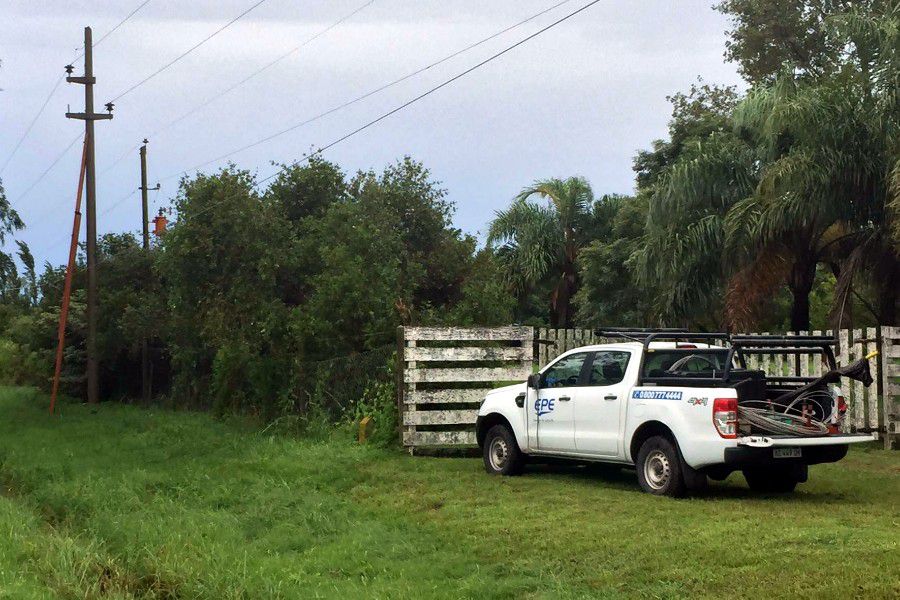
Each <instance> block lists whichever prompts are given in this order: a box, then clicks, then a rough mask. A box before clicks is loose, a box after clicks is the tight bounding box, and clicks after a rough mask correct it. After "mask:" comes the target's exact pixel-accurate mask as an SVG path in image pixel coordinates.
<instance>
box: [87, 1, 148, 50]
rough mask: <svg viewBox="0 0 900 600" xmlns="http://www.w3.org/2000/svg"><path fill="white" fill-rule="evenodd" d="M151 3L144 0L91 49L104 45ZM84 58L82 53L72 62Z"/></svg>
mask: <svg viewBox="0 0 900 600" xmlns="http://www.w3.org/2000/svg"><path fill="white" fill-rule="evenodd" d="M149 3H150V0H144V1H143V2H141V3H140V4H138V5H137V7H136V8H135V9H134V10H132V11H131V12H130V13H128V14H127V15H125V18H124V19H122V20H121V21H119V22H118V23H117V24H116V25H115V27H113V28H112V29H110V30H109V31H107V32H106V33H104V34H103V35H102V36H100V39H99V40H97V41H96V42H94V43H93V44H91V47H92V48H96V47H97V46H99V45H100V44H102V43H103V40H105V39H106V38H108V37H109V36H111V35H112V34H113V33H115V32H116V30H117V29H118V28H119V27H121V26H122V25H124V24H125V23H126V22H127V21H128V20H129V19H131V17H133V16H134V15H136V14H137V12H138V11H139V10H141V9H142V8H144V7H145V6H147V5H148V4H149ZM82 49H84V46H82ZM83 56H84V53H83V52H82V53H81V54H79V55H78V56H77V57H76V58H75V59H74V60H72V61H71V62H73V63H74V62H75V61H77V60H80V59H81V57H83Z"/></svg>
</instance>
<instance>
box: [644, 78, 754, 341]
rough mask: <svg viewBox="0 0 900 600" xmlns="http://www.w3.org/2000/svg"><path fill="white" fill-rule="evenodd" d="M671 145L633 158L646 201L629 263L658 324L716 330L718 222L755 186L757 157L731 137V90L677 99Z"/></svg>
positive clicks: (723, 266) (720, 288)
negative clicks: (641, 228) (639, 237)
mask: <svg viewBox="0 0 900 600" xmlns="http://www.w3.org/2000/svg"><path fill="white" fill-rule="evenodd" d="M669 100H670V102H671V103H672V119H671V120H670V122H669V141H661V140H658V141H657V142H655V143H654V151H653V152H642V153H640V154H638V156H637V157H636V159H635V165H634V169H635V171H636V172H637V181H638V194H639V197H642V198H646V201H647V203H648V208H647V224H646V229H645V232H644V237H643V238H642V240H641V242H640V243H639V244H637V248H636V249H635V252H634V254H633V255H632V257H631V259H630V260H629V267H630V269H631V270H632V272H633V273H634V277H635V279H636V281H637V283H638V285H639V286H640V287H641V288H643V289H646V290H651V291H652V293H651V295H650V298H651V302H652V310H651V312H652V315H653V317H654V319H653V320H655V321H657V322H658V323H660V324H667V325H679V326H695V327H696V326H700V327H708V328H718V327H720V326H721V324H722V321H723V314H722V311H723V297H724V286H725V281H726V279H727V277H728V274H729V267H728V263H727V261H724V260H723V257H722V249H723V244H724V220H725V216H726V214H727V213H728V211H729V209H730V208H731V207H732V206H733V205H734V204H735V203H737V202H738V201H739V200H740V199H742V198H745V197H746V196H747V194H749V193H750V192H751V191H752V189H753V187H754V185H755V184H756V180H757V155H756V151H755V149H754V148H753V147H752V145H750V144H748V143H747V141H746V140H744V139H742V138H741V137H740V136H739V135H737V134H736V133H735V131H734V127H733V120H732V113H733V111H734V107H735V106H736V104H737V102H738V100H739V98H738V96H737V94H736V93H735V91H734V90H733V89H732V88H720V87H716V86H709V85H706V84H702V83H701V84H699V85H693V86H691V89H690V91H689V92H688V93H687V94H675V95H674V96H671V97H670V98H669Z"/></svg>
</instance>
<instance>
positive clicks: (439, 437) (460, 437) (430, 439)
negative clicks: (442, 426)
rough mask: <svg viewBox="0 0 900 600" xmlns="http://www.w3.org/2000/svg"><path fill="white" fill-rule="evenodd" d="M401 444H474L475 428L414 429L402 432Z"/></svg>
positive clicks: (418, 445) (414, 446)
mask: <svg viewBox="0 0 900 600" xmlns="http://www.w3.org/2000/svg"><path fill="white" fill-rule="evenodd" d="M403 445H404V446H409V447H411V448H416V447H420V446H474V445H475V429H474V427H473V428H472V431H416V432H412V433H404V434H403Z"/></svg>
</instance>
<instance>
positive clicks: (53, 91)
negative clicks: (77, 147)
mask: <svg viewBox="0 0 900 600" xmlns="http://www.w3.org/2000/svg"><path fill="white" fill-rule="evenodd" d="M150 1H151V0H144V2H142V3H141V4H139V5H138V6H137V8H135V9H134V10H132V11H131V12H130V13H128V14H127V15H126V16H125V18H123V19H122V20H121V21H119V22H118V23H116V25H115V26H114V27H113V28H112V29H110V30H109V31H107V32H106V33H105V34H104V35H103V36H102V37H101V38H100V39H99V40H97V41H96V42H94V44H93V47H94V48H96V47H97V46H98V45H99V44H100V42H102V41H103V40H105V39H106V38H108V37H109V36H110V35H111V34H112V33H113V32H115V31H116V30H117V29H119V27H121V26H122V25H124V24H125V23H126V22H127V21H128V20H129V19H131V17H133V16H134V15H135V14H137V12H138V11H139V10H141V9H142V8H144V7H145V6H146V5H147V4H148V3H150ZM82 56H84V53H82V54H79V55H78V56H77V57H76V58H75V59H74V60H72V61H70V62H71V63H73V62H75V61H77V60H78V59H79V58H81V57H82ZM65 79H66V78H65V77H64V76H63V77H60V78H59V79H58V80H57V81H56V84H54V86H53V89H51V90H50V93H49V94H47V97H46V98H45V99H44V102H43V103H42V104H41V107H40V108H39V109H38V111H37V114H35V115H34V118H33V119H32V120H31V122H30V123H29V124H28V127H27V128H26V129H25V132H24V133H23V134H22V136H21V137H20V138H19V140H18V141H17V142H16V145H15V147H13V150H12V152H10V154H9V156H7V157H6V160H5V161H4V162H3V166H2V167H0V174H2V173H3V171H5V170H6V166H7V165H8V164H9V162H10V161H11V160H12V159H13V157H14V156H15V155H16V153H17V152H18V151H19V147H20V146H21V145H22V142H24V141H25V138H27V137H28V134H29V133H31V130H32V129H33V128H34V125H35V123H37V121H38V119H39V118H40V116H41V115H42V114H43V113H44V109H46V108H47V105H48V104H49V103H50V100H51V99H52V98H53V96H54V94H56V91H57V90H58V89H59V86H60V85H61V84H62V82H63V81H65ZM64 154H65V152H64ZM57 162H58V161H57ZM55 164H56V163H54V166H55ZM51 168H52V167H51ZM47 172H49V170H48V171H47ZM45 174H46V173H45ZM34 185H37V182H36V183H35V184H33V185H32V187H34ZM28 191H31V189H30V188H29V190H28ZM23 196H24V194H23Z"/></svg>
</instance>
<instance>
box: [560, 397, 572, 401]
mask: <svg viewBox="0 0 900 600" xmlns="http://www.w3.org/2000/svg"><path fill="white" fill-rule="evenodd" d="M569 400H571V398H570V397H569V396H560V397H559V401H560V402H568V401H569Z"/></svg>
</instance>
